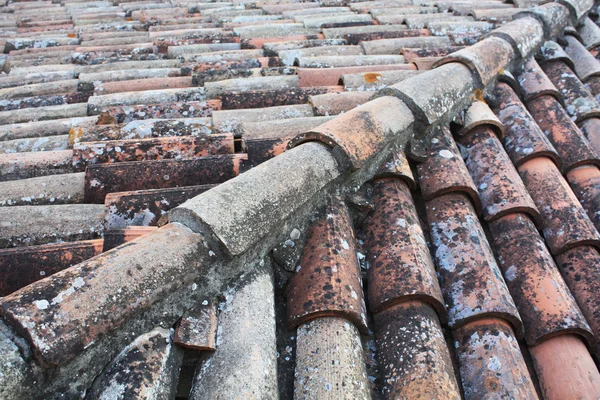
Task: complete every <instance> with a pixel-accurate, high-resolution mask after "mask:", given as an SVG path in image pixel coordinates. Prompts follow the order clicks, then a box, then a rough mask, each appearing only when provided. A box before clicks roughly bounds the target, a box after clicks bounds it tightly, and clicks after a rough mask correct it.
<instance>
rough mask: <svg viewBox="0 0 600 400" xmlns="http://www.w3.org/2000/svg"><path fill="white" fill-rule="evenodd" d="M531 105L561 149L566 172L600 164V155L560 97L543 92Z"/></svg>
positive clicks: (543, 129)
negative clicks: (560, 100) (545, 94)
mask: <svg viewBox="0 0 600 400" xmlns="http://www.w3.org/2000/svg"><path fill="white" fill-rule="evenodd" d="M527 108H529V111H530V112H531V115H532V116H533V118H534V119H535V121H536V122H537V124H538V126H539V127H540V128H541V129H542V131H543V132H544V134H545V135H546V136H547V137H548V139H550V141H551V142H552V144H553V146H554V148H555V149H556V151H557V152H558V155H559V156H560V159H561V161H562V169H563V172H566V171H569V170H570V169H572V168H575V167H577V166H580V165H585V164H596V165H600V158H599V157H598V156H597V155H596V153H595V152H594V150H593V149H592V147H591V145H590V143H589V142H588V141H587V139H586V138H585V137H584V136H583V133H582V132H581V131H580V130H579V128H578V127H577V125H575V123H574V122H573V121H572V120H571V118H569V115H568V114H567V112H566V111H565V109H564V108H563V107H562V105H561V104H560V103H559V102H558V101H557V100H556V98H554V97H552V96H539V97H537V98H535V99H533V100H530V101H529V102H527Z"/></svg>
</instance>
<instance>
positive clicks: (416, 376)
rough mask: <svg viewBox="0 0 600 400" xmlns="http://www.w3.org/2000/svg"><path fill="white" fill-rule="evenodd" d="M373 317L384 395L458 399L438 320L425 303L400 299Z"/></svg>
mask: <svg viewBox="0 0 600 400" xmlns="http://www.w3.org/2000/svg"><path fill="white" fill-rule="evenodd" d="M374 319H375V335H376V338H377V360H378V362H379V365H380V368H381V370H382V379H383V385H382V389H381V392H382V394H383V397H384V398H386V399H397V398H413V399H417V398H431V399H433V398H440V399H449V400H450V399H460V398H461V395H460V389H459V387H458V384H457V382H456V378H455V375H454V370H453V368H452V361H451V359H450V353H449V351H448V347H446V340H445V338H444V333H443V331H442V327H441V325H440V321H439V319H438V317H437V315H436V312H435V311H434V310H433V309H432V308H431V307H430V305H429V304H427V303H424V302H423V301H418V300H413V301H407V302H403V303H401V304H397V305H394V306H391V307H390V308H388V309H386V310H383V311H381V312H378V313H376V314H375V315H374ZM425 365H426V367H425Z"/></svg>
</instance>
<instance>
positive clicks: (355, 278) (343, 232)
mask: <svg viewBox="0 0 600 400" xmlns="http://www.w3.org/2000/svg"><path fill="white" fill-rule="evenodd" d="M340 202H341V200H336V199H333V200H331V204H330V205H328V207H327V212H326V218H324V219H321V220H319V221H317V222H316V223H315V224H314V225H313V226H312V227H311V231H310V232H309V233H308V234H307V241H306V245H305V251H304V253H303V254H302V259H301V260H300V263H299V265H298V267H297V268H296V273H295V274H294V276H293V277H292V278H291V281H290V286H289V289H288V325H289V326H290V327H292V328H294V327H297V326H298V325H300V324H303V323H306V322H307V321H310V320H312V319H315V318H319V317H327V316H338V317H341V318H345V319H347V320H349V321H350V322H352V323H353V324H354V325H355V326H356V327H357V328H358V329H360V330H361V331H363V332H366V331H367V330H368V328H367V315H366V308H365V302H364V298H363V293H362V288H361V286H362V285H361V277H360V268H359V266H358V260H357V258H356V247H355V246H356V245H355V237H354V230H353V228H352V222H351V221H350V216H349V215H348V210H347V209H346V206H345V205H344V204H341V203H340Z"/></svg>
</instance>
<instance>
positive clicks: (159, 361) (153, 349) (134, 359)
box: [88, 328, 183, 399]
mask: <svg viewBox="0 0 600 400" xmlns="http://www.w3.org/2000/svg"><path fill="white" fill-rule="evenodd" d="M182 361H183V352H182V351H181V349H180V348H178V347H177V346H174V345H173V340H172V338H171V333H170V332H169V331H168V330H166V329H163V328H156V329H154V330H152V331H150V332H148V333H146V334H144V335H142V336H139V337H137V338H136V339H135V340H134V341H133V342H131V344H130V345H128V346H127V347H126V348H124V349H123V351H122V352H121V353H120V354H119V356H117V357H116V358H115V359H114V360H113V361H112V362H111V363H110V364H109V365H108V366H107V368H106V370H105V371H104V372H103V373H102V375H100V376H99V377H98V378H97V379H96V381H95V382H94V385H93V386H92V387H91V388H90V391H89V393H88V396H90V397H98V398H102V397H104V396H114V394H115V391H114V390H115V386H116V387H118V388H119V389H118V390H119V392H118V393H119V394H118V395H119V396H120V397H121V396H122V397H121V398H126V397H130V398H133V397H138V396H140V397H144V398H146V399H159V398H161V397H162V396H167V397H171V396H174V395H175V392H176V388H177V387H176V385H177V378H176V377H177V374H178V372H179V369H180V368H181V362H182ZM142 368H143V373H142V372H141V371H140V370H141V369H142Z"/></svg>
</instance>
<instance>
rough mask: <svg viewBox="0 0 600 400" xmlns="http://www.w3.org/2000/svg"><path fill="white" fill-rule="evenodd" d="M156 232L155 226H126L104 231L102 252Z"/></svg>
mask: <svg viewBox="0 0 600 400" xmlns="http://www.w3.org/2000/svg"><path fill="white" fill-rule="evenodd" d="M155 230H156V227H155V226H126V227H124V228H119V229H110V230H108V229H105V230H104V243H103V246H102V251H103V252H105V251H108V250H111V249H114V248H115V247H117V246H120V245H122V244H123V243H127V242H131V241H132V240H134V239H137V238H139V237H141V236H146V235H148V234H150V233H153V232H154V231H155Z"/></svg>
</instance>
